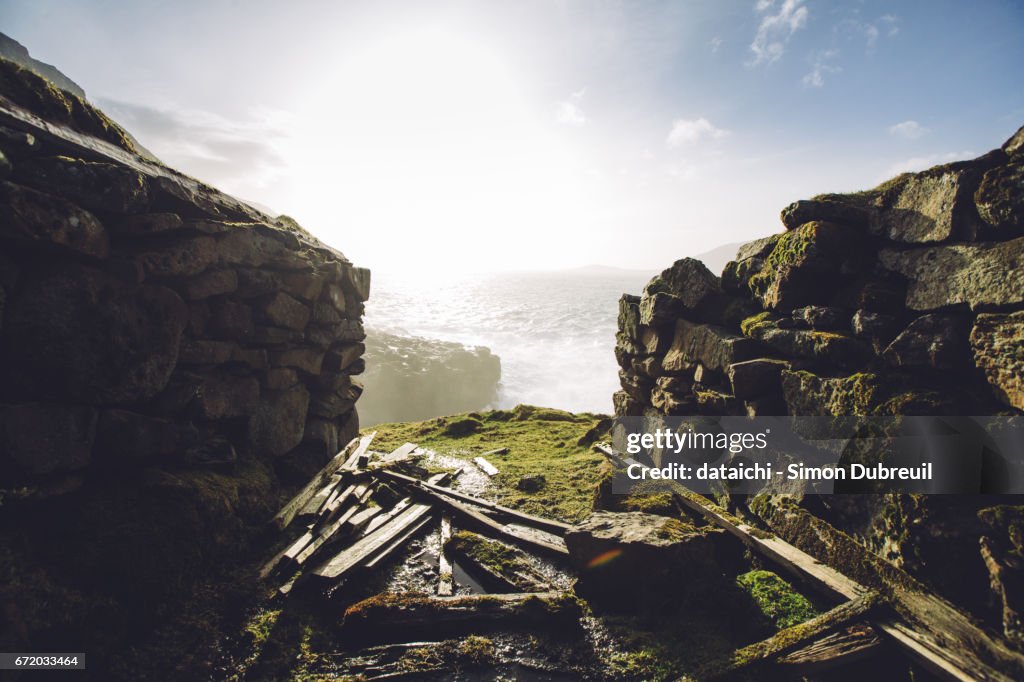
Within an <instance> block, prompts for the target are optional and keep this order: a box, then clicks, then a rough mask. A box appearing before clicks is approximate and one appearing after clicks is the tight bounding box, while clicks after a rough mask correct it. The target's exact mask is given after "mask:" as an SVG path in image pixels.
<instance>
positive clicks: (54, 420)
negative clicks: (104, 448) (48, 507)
mask: <svg viewBox="0 0 1024 682" xmlns="http://www.w3.org/2000/svg"><path fill="white" fill-rule="evenodd" d="M95 437H96V410H94V409H92V408H89V407H84V406H78V405H58V404H53V403H24V404H19V405H0V470H4V469H7V466H6V464H7V463H8V462H9V463H11V464H13V465H14V467H15V469H16V471H15V472H13V475H14V476H15V477H19V476H18V475H19V474H20V475H21V476H25V475H27V476H44V475H49V474H57V473H66V472H69V471H77V470H79V469H83V468H85V467H86V466H87V465H88V464H89V462H90V460H91V458H92V448H93V440H94V439H95ZM8 480H9V479H8Z"/></svg>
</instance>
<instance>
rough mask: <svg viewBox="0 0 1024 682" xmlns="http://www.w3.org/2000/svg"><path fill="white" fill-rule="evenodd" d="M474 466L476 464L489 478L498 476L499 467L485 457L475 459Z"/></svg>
mask: <svg viewBox="0 0 1024 682" xmlns="http://www.w3.org/2000/svg"><path fill="white" fill-rule="evenodd" d="M473 464H476V465H477V466H478V467H480V471H482V472H484V473H485V474H487V475H488V476H497V475H498V467H496V466H494V465H493V464H491V463H490V462H488V461H487V460H486V459H484V458H483V457H474V458H473Z"/></svg>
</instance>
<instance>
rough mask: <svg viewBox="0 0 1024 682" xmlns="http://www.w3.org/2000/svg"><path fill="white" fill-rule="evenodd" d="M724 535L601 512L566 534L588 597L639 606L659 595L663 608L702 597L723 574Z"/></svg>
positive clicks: (663, 518) (634, 515) (662, 519)
mask: <svg viewBox="0 0 1024 682" xmlns="http://www.w3.org/2000/svg"><path fill="white" fill-rule="evenodd" d="M721 533H722V531H721V530H717V529H711V528H708V527H703V528H696V527H694V526H692V525H690V524H688V523H684V522H683V521H680V520H679V519H674V518H669V517H666V516H657V515H654V514H646V513H643V512H624V513H616V512H607V511H596V512H594V513H592V514H591V515H590V516H589V517H587V518H586V520H584V521H582V522H580V523H578V524H576V525H575V526H573V527H572V528H570V529H569V530H568V531H566V534H565V544H566V546H567V547H568V548H569V556H570V560H571V561H572V563H573V565H574V566H575V567H576V568H577V570H578V571H579V572H580V582H579V583H578V586H577V588H578V589H579V591H580V592H581V593H582V594H586V595H587V596H588V597H590V598H592V599H595V600H597V601H601V602H605V603H609V604H612V605H630V606H633V607H636V606H650V605H651V604H649V603H646V602H647V601H648V600H649V599H650V598H652V597H655V596H656V595H660V599H661V603H662V604H663V603H664V601H665V600H667V599H675V598H680V597H682V598H684V599H693V598H699V597H700V594H701V592H703V591H705V590H708V588H709V587H710V586H711V585H713V584H714V582H715V577H716V576H718V575H719V574H720V573H721V571H720V570H719V569H717V568H716V566H715V557H714V554H715V548H714V545H715V537H716V536H718V535H720V534H721ZM705 596H710V595H707V594H705ZM637 600H641V601H642V602H645V603H642V604H638V603H637Z"/></svg>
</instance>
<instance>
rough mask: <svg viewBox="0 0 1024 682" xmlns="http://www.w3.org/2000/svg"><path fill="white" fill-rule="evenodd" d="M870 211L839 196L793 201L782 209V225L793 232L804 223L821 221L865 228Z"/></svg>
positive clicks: (868, 220) (869, 217)
mask: <svg viewBox="0 0 1024 682" xmlns="http://www.w3.org/2000/svg"><path fill="white" fill-rule="evenodd" d="M871 217H872V216H871V211H870V209H869V208H868V207H867V206H859V205H857V204H855V203H853V201H852V200H851V199H850V198H849V197H844V196H841V195H835V194H833V195H824V196H821V197H817V198H815V199H804V200H801V201H794V202H793V203H792V204H790V205H789V206H787V207H786V208H784V209H782V216H781V218H782V224H783V225H785V226H786V229H787V230H795V229H796V228H798V227H800V226H801V225H803V224H805V223H810V222H814V221H823V222H829V223H840V224H842V225H849V226H850V227H857V228H866V227H867V226H868V225H869V223H870V222H871Z"/></svg>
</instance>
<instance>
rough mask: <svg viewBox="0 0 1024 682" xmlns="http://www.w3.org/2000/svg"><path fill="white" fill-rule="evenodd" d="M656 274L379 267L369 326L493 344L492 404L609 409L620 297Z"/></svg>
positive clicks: (614, 382) (369, 306) (368, 313)
mask: <svg viewBox="0 0 1024 682" xmlns="http://www.w3.org/2000/svg"><path fill="white" fill-rule="evenodd" d="M653 274H654V273H647V272H641V271H626V270H611V269H608V270H605V269H582V270H567V271H558V272H523V273H507V272H505V273H493V274H470V275H457V276H456V275H451V274H446V273H434V272H429V271H426V270H424V271H420V272H409V273H403V274H401V275H396V274H391V273H379V272H374V274H373V283H372V291H371V296H370V301H369V302H368V303H367V307H366V324H367V327H368V328H370V329H371V330H372V329H380V330H382V331H387V332H391V333H397V334H404V335H413V336H423V337H427V338H434V339H441V340H445V341H456V342H459V343H462V344H466V345H478V346H487V347H488V348H490V349H491V351H492V352H494V353H495V354H497V355H498V356H499V357H500V358H501V374H502V386H501V389H500V392H499V400H498V403H497V404H496V405H494V406H493V407H512V406H514V405H516V404H518V403H528V404H533V405H541V406H545V407H556V408H560V409H564V410H570V411H574V412H581V411H590V412H606V413H607V412H611V409H612V401H611V396H612V393H613V392H614V391H615V390H617V388H618V374H617V372H618V366H617V365H616V362H615V356H614V354H613V348H614V346H615V329H616V318H617V316H618V299H619V297H620V296H621V295H622V294H623V293H633V294H638V293H639V292H640V290H641V289H642V288H643V285H644V284H645V283H646V282H647V281H648V280H649V279H650V278H651V276H652V275H653Z"/></svg>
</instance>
